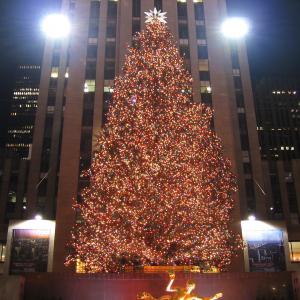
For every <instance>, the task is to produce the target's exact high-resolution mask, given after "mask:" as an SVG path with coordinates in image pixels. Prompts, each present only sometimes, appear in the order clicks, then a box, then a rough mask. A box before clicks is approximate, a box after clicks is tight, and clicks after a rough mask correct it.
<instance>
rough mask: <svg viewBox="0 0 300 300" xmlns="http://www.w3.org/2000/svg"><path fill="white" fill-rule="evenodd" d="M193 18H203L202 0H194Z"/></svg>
mask: <svg viewBox="0 0 300 300" xmlns="http://www.w3.org/2000/svg"><path fill="white" fill-rule="evenodd" d="M194 3H195V4H194V8H195V19H196V20H197V21H199V20H204V6H203V1H202V0H198V1H197V0H194Z"/></svg>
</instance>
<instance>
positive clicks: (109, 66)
mask: <svg viewBox="0 0 300 300" xmlns="http://www.w3.org/2000/svg"><path fill="white" fill-rule="evenodd" d="M114 77H115V62H114V61H107V62H105V67H104V78H105V79H114Z"/></svg>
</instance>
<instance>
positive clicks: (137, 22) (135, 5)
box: [132, 0, 141, 35]
mask: <svg viewBox="0 0 300 300" xmlns="http://www.w3.org/2000/svg"><path fill="white" fill-rule="evenodd" d="M140 31H141V0H132V35H135V34H136V33H137V32H140Z"/></svg>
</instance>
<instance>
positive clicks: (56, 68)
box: [51, 67, 58, 78]
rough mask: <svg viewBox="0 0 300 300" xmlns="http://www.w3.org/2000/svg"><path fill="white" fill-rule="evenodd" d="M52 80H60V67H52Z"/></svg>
mask: <svg viewBox="0 0 300 300" xmlns="http://www.w3.org/2000/svg"><path fill="white" fill-rule="evenodd" d="M51 78H58V67H52V69H51Z"/></svg>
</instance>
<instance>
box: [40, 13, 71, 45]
mask: <svg viewBox="0 0 300 300" xmlns="http://www.w3.org/2000/svg"><path fill="white" fill-rule="evenodd" d="M42 31H43V32H44V34H45V35H46V36H47V37H49V38H53V39H59V38H63V37H67V36H68V35H69V34H70V31H71V23H70V20H69V18H68V17H67V16H65V15H63V14H51V15H48V16H46V17H45V18H44V20H43V21H42Z"/></svg>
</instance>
